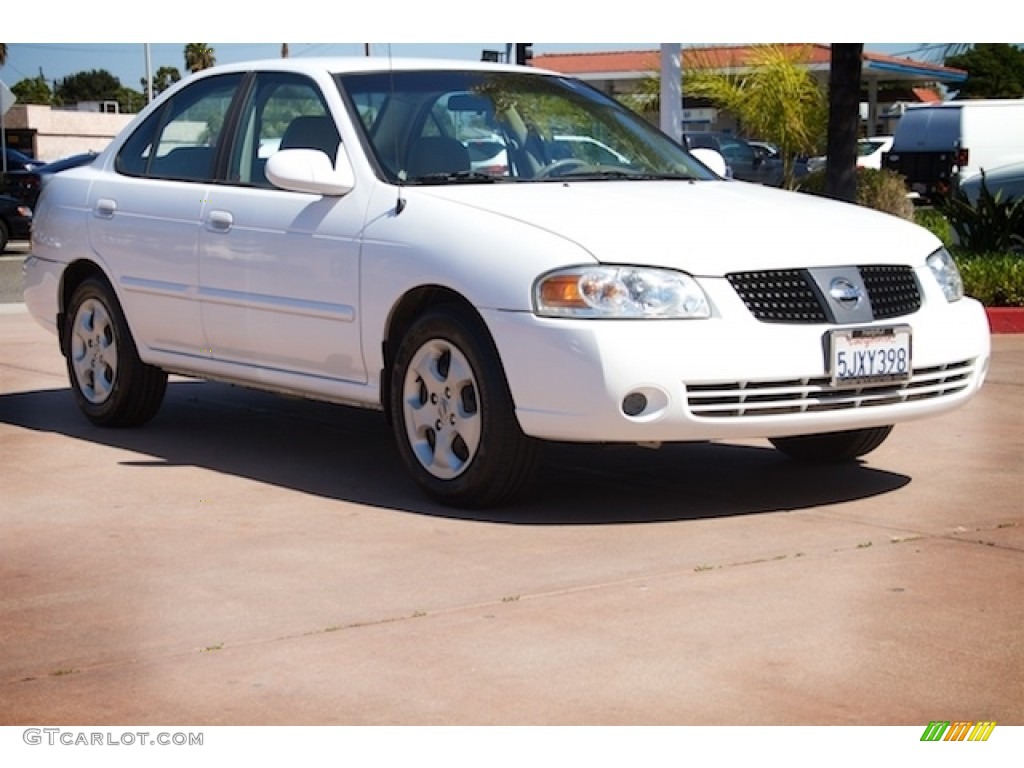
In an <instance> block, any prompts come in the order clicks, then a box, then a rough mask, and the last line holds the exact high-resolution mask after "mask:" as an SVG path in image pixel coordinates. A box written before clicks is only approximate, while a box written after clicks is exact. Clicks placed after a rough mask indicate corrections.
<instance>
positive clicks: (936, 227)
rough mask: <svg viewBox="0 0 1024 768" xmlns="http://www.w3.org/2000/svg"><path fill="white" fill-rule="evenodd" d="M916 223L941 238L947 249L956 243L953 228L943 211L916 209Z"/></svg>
mask: <svg viewBox="0 0 1024 768" xmlns="http://www.w3.org/2000/svg"><path fill="white" fill-rule="evenodd" d="M914 223H915V224H919V225H920V226H922V227H924V228H925V229H927V230H928V231H929V232H931V233H932V234H933V235H935V236H936V237H937V238H939V240H941V241H942V244H943V245H944V246H946V247H947V248H949V247H950V246H952V245H953V244H954V243H955V242H956V238H955V237H954V236H953V227H952V225H950V223H949V219H947V218H946V217H945V215H943V213H942V212H941V211H937V210H935V209H934V208H915V209H914Z"/></svg>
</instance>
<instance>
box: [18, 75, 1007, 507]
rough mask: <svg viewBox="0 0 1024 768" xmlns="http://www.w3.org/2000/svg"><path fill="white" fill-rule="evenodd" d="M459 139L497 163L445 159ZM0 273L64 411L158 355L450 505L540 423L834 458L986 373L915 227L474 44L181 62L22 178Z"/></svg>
mask: <svg viewBox="0 0 1024 768" xmlns="http://www.w3.org/2000/svg"><path fill="white" fill-rule="evenodd" d="M481 136H485V137H488V140H489V141H494V142H496V143H497V144H498V145H499V146H501V145H503V147H504V150H505V157H504V161H503V163H501V164H499V165H495V166H480V165H479V164H477V166H476V167H475V168H474V167H473V166H472V165H471V161H470V157H469V152H468V149H467V145H470V144H472V143H473V142H474V141H479V138H480V137H481ZM564 136H573V137H579V140H578V141H575V142H570V143H567V142H564V141H556V137H564ZM588 144H589V145H598V144H599V145H600V146H603V147H607V148H608V149H609V152H607V153H606V156H605V155H602V156H601V159H595V155H594V154H593V153H589V154H586V155H584V154H580V155H576V154H574V147H576V146H580V147H585V146H586V145H588ZM570 145H571V146H570ZM25 277H26V288H25V300H26V303H27V304H28V307H29V309H30V311H31V312H32V314H33V315H34V317H35V318H36V319H37V320H38V321H39V322H40V323H42V324H43V325H44V326H45V327H47V328H49V329H50V330H51V331H53V332H54V333H55V334H56V335H57V337H58V339H59V345H60V350H61V352H62V353H63V355H64V356H65V357H66V359H67V368H68V374H69V377H70V381H71V388H72V391H73V393H74V396H75V398H76V400H77V402H78V405H79V406H80V408H81V410H82V411H83V412H84V414H85V416H86V417H87V418H88V419H90V420H91V421H92V422H94V423H96V424H100V425H107V426H132V425H139V424H142V423H144V422H146V421H148V420H149V419H150V418H152V417H153V416H154V415H155V414H156V412H157V410H158V408H159V407H160V404H161V401H162V399H163V397H164V391H165V388H166V383H167V375H168V373H175V374H183V375H187V376H194V377H200V378H205V379H215V380H220V381H226V382H232V383H235V384H240V385H244V386H248V387H255V388H260V389H266V390H271V391H274V392H280V393H287V394H290V395H299V396H303V397H308V398H315V399H320V400H327V401H332V402H337V403H345V404H352V405H358V406H364V407H371V408H379V409H382V410H383V411H384V412H385V413H386V414H387V416H388V421H389V422H390V424H391V427H392V429H393V431H394V436H395V438H396V440H397V442H398V446H399V450H400V454H401V456H402V458H403V461H404V463H405V464H406V465H407V467H408V469H409V471H410V473H411V475H412V477H413V478H415V480H416V482H417V483H418V484H419V485H420V487H421V488H422V489H423V490H424V491H425V492H426V493H427V494H429V495H430V496H432V497H434V498H435V499H437V500H440V501H441V502H444V503H446V504H451V505H460V506H486V505H493V504H498V503H501V502H504V501H507V500H508V499H510V498H511V497H512V496H513V495H514V494H515V493H517V492H518V491H520V490H521V489H523V488H524V487H525V485H526V483H527V482H528V480H529V479H530V476H531V474H532V471H533V469H534V468H535V466H536V464H537V457H538V450H539V447H540V446H541V445H542V443H543V441H546V440H548V441H550V440H557V441H585V442H634V443H644V444H658V443H662V442H668V441H692V440H710V439H726V440H727V439H733V438H750V437H761V438H767V439H768V440H770V441H771V442H772V444H774V445H775V446H776V447H777V448H778V449H779V450H781V451H783V452H785V453H786V454H788V455H790V456H792V457H794V458H797V459H806V460H817V461H822V460H829V461H849V460H853V459H856V458H857V457H859V456H862V455H864V454H866V453H868V452H869V451H871V450H872V449H874V448H876V447H877V446H878V445H879V444H881V443H882V441H883V440H884V439H885V438H886V436H887V435H888V434H889V432H890V430H891V428H892V425H894V424H896V423H897V422H902V421H906V420H909V419H915V418H919V417H925V416H932V415H937V414H941V413H944V412H946V411H948V410H950V409H952V408H955V407H957V406H960V405H962V404H963V403H965V402H966V401H967V400H969V399H970V398H971V397H972V396H973V395H974V394H975V393H976V392H977V391H978V389H979V387H980V386H981V385H982V381H983V379H984V377H985V373H986V370H987V367H988V362H989V330H988V323H987V321H986V317H985V313H984V311H983V309H982V307H981V306H980V305H979V304H978V303H977V302H976V301H974V300H973V299H970V298H965V296H964V293H963V286H962V283H961V280H960V276H959V273H958V272H957V268H956V265H955V264H954V262H953V260H952V259H951V258H950V255H949V254H948V253H947V252H946V251H945V250H944V249H943V247H942V244H941V243H940V242H939V241H938V240H937V239H936V238H935V237H934V236H933V235H931V234H930V233H929V232H927V231H926V230H924V229H922V228H920V227H917V226H915V225H913V224H910V223H907V222H905V221H902V220H900V219H898V218H896V217H893V216H889V215H886V214H883V213H877V212H874V211H869V210H866V209H864V208H860V207H857V206H853V205H849V204H845V203H839V202H834V201H828V200H824V199H820V198H814V197H810V196H806V195H801V194H796V193H791V192H785V191H780V190H776V189H768V188H764V187H760V186H756V185H751V184H746V183H743V182H737V181H730V180H723V179H722V178H720V177H718V176H717V175H715V174H714V173H713V172H711V171H710V170H709V169H708V167H707V166H705V165H703V164H702V163H701V162H699V161H698V160H697V159H696V158H695V157H693V156H692V155H690V154H689V153H687V152H686V151H685V150H684V149H682V148H681V147H680V146H679V145H678V144H676V143H675V142H673V141H671V140H669V139H668V138H666V137H665V136H664V135H663V134H661V133H660V132H658V131H657V130H655V129H654V128H652V127H651V126H650V125H649V124H648V123H647V122H645V121H644V120H642V119H640V118H639V117H637V116H635V115H634V114H633V113H631V112H629V111H628V110H626V109H625V108H624V107H622V106H620V105H619V104H618V103H616V102H615V101H613V100H612V99H611V98H609V97H606V96H604V95H602V94H600V93H598V92H597V91H595V90H593V89H591V88H590V87H589V86H587V85H585V84H584V83H582V82H580V81H578V80H575V79H573V78H570V77H565V76H562V75H559V74H557V73H553V72H545V71H541V70H537V69H531V68H518V67H514V66H506V65H501V64H494V65H491V64H482V63H467V62H438V61H413V60H374V59H369V58H360V59H351V60H346V59H331V60H313V59H281V60H276V61H268V62H256V63H250V64H239V65H231V66H224V67H217V68H213V69H208V70H204V71H203V72H201V73H199V74H197V75H194V76H192V77H190V78H188V79H186V80H184V81H182V82H180V83H178V84H177V85H176V86H174V87H173V88H171V89H169V90H168V91H166V92H165V93H164V94H162V95H161V96H160V98H159V99H158V100H156V101H155V102H154V103H153V104H151V105H150V106H149V107H147V108H146V110H145V111H144V112H143V113H142V114H140V115H139V116H138V117H137V118H136V119H135V120H134V121H133V122H132V123H131V125H129V126H128V127H127V128H126V129H125V130H124V132H123V133H122V134H121V135H120V136H118V137H117V139H115V140H114V141H113V142H112V143H111V144H110V145H109V147H108V148H107V149H106V150H105V151H104V152H103V153H102V154H101V155H100V157H99V158H98V159H97V160H96V162H94V163H93V164H92V165H90V166H88V167H84V168H77V169H73V170H69V171H66V172H65V173H61V174H59V175H57V176H55V177H54V178H53V179H52V180H51V181H49V182H48V183H47V184H46V186H45V188H44V190H43V193H42V197H41V199H40V201H39V204H38V210H37V212H36V217H35V222H34V225H33V240H32V253H31V256H30V257H29V258H28V259H27V261H26V266H25Z"/></svg>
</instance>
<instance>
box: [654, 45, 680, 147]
mask: <svg viewBox="0 0 1024 768" xmlns="http://www.w3.org/2000/svg"><path fill="white" fill-rule="evenodd" d="M660 127H661V130H662V133H666V134H668V135H669V136H671V137H672V139H673V140H674V141H682V138H683V49H682V46H681V45H680V44H679V43H662V44H661V110H660Z"/></svg>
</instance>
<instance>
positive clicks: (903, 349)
mask: <svg viewBox="0 0 1024 768" xmlns="http://www.w3.org/2000/svg"><path fill="white" fill-rule="evenodd" d="M830 350H831V351H830V358H831V359H830V364H831V365H830V368H829V372H830V373H831V374H832V386H833V387H848V386H851V385H856V384H887V383H890V382H894V381H906V380H908V379H909V378H910V375H911V372H912V370H913V369H912V367H911V360H910V326H908V325H901V326H896V327H893V328H851V329H846V330H841V331H832V332H831V344H830Z"/></svg>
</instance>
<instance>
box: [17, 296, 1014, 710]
mask: <svg viewBox="0 0 1024 768" xmlns="http://www.w3.org/2000/svg"><path fill="white" fill-rule="evenodd" d="M993 341H994V346H995V356H994V362H993V368H992V371H991V374H990V377H989V381H988V383H987V384H986V387H985V389H984V390H983V392H982V394H981V395H980V396H979V397H978V398H977V399H975V400H974V401H973V402H971V403H970V404H968V405H967V406H965V407H964V408H962V409H960V410H959V411H957V412H956V413H953V414H950V415H947V416H944V417H941V418H938V419H933V420H929V421H923V422H918V423H914V424H908V425H902V426H900V427H898V428H897V429H896V430H895V431H894V433H893V436H892V437H891V438H890V439H889V441H887V442H886V443H885V444H884V445H883V446H882V447H881V448H880V449H879V450H877V451H876V452H875V453H873V454H871V455H870V456H869V457H867V460H866V461H865V462H864V463H863V464H861V465H859V466H851V467H837V468H832V467H826V468H807V467H801V466H800V465H797V464H794V463H791V462H789V461H787V460H785V459H784V458H782V457H781V456H780V455H779V454H777V453H776V452H774V451H772V450H771V449H770V447H769V446H768V444H767V443H766V442H761V441H750V442H747V443H742V444H730V445H726V444H713V445H712V444H707V445H683V446H669V447H666V448H663V449H662V450H660V451H649V450H645V449H642V448H632V447H631V448H595V447H569V446H554V447H552V448H551V449H550V450H549V451H548V455H547V460H546V462H545V470H544V472H543V474H542V476H541V478H540V481H539V483H538V485H537V487H536V488H535V489H534V491H533V493H532V495H531V497H530V498H529V500H528V501H527V502H526V503H524V504H522V505H519V506H516V507H511V508H506V509H501V510H497V511H492V512H487V513H479V514H475V515H468V514H464V513H458V512H452V511H451V510H446V509H443V508H439V507H437V506H435V505H433V504H431V503H429V502H427V501H425V500H424V499H423V498H422V497H421V496H420V495H419V494H418V493H417V491H416V489H415V488H414V487H413V485H412V483H411V482H410V481H409V480H408V479H407V478H406V477H405V475H404V473H403V472H402V470H401V468H400V466H399V460H398V456H397V454H396V452H395V450H394V448H393V446H392V444H391V440H390V437H389V434H388V432H387V430H386V428H385V425H384V422H383V418H382V417H381V416H380V415H379V414H376V413H373V412H363V411H351V410H346V409H343V408H338V407H334V406H329V405H323V404H318V403H308V402H302V401H295V400H286V399H281V398H277V397H274V396H271V395H266V394H261V393H254V392H247V391H244V390H239V389H235V388H231V387H227V386H224V385H218V384H210V383H199V382H192V381H187V380H175V381H174V382H173V383H172V384H171V386H170V387H169V389H168V396H167V400H166V402H165V405H164V408H163V410H162V411H161V412H160V414H159V415H158V416H157V418H156V419H155V420H154V421H153V422H152V423H151V424H150V425H148V426H147V427H145V428H143V429H139V430H123V431H110V430H100V429H97V428H94V427H92V426H90V425H89V424H88V423H87V422H86V421H85V420H84V419H83V418H82V417H80V416H79V414H78V412H77V410H76V409H75V406H74V403H73V401H72V398H71V395H70V393H69V391H68V389H67V380H66V374H65V372H64V367H63V360H62V358H61V357H60V355H59V354H58V352H57V348H56V342H55V340H54V339H53V338H52V337H51V336H49V335H48V334H47V333H46V332H44V331H43V330H41V329H40V328H38V327H37V326H36V325H35V324H34V323H33V322H32V320H31V319H30V318H29V317H28V315H27V314H25V312H24V308H23V306H21V305H5V306H3V307H0V585H2V588H0V725H17V724H34V725H46V724H62V723H63V724H68V723H74V724H78V725H91V724H97V725H100V724H108V725H136V724H149V725H159V724H169V725H170V724H182V723H188V724H194V725H217V724H221V725H256V724H311V725H312V724H340V725H360V724H394V725H417V724H593V725H602V724H624V725H632V724H651V725H654V724H672V725H707V724H711V725H718V724H721V725H747V724H763V725H777V724H807V725H817V724H821V725H848V724H849V725H855V724H874V725H920V726H921V727H922V728H923V727H924V726H925V725H927V723H928V722H929V721H931V720H936V719H941V720H954V719H964V720H995V721H997V722H998V723H1000V724H1001V725H1003V724H1006V725H1009V724H1017V725H1021V724H1024V696H1022V695H1021V685H1020V681H1021V680H1022V679H1024V636H1022V633H1021V627H1022V626H1024V597H1022V595H1024V512H1022V505H1021V498H1022V496H1024V482H1022V457H1024V439H1022V434H1024V431H1022V422H1024V390H1022V385H1021V382H1022V381H1024V337H1021V336H1000V337H995V338H994V340H993Z"/></svg>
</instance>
